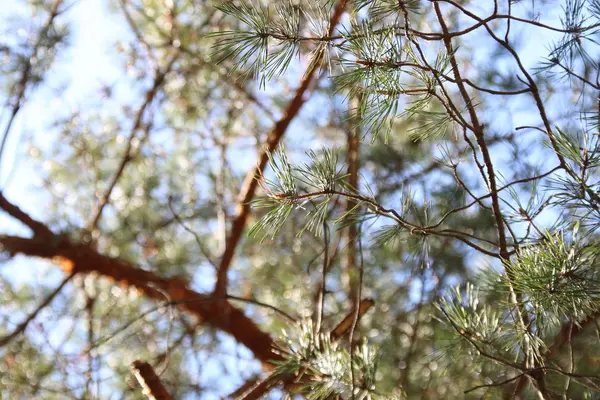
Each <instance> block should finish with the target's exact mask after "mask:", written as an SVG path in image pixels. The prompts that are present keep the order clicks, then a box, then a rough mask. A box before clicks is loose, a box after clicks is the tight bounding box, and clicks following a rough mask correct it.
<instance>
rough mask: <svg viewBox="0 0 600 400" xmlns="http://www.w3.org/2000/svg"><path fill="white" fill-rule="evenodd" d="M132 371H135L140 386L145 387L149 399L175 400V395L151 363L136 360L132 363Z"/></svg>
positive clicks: (145, 393)
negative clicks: (167, 387) (169, 390)
mask: <svg viewBox="0 0 600 400" xmlns="http://www.w3.org/2000/svg"><path fill="white" fill-rule="evenodd" d="M131 372H133V374H134V375H135V377H136V379H137V380H138V382H139V384H140V386H141V387H142V388H143V389H144V395H146V396H147V397H148V399H150V400H173V397H172V396H171V395H170V394H169V392H168V391H167V389H166V388H165V387H164V386H163V384H162V382H161V381H160V379H159V378H158V376H157V375H156V373H155V372H154V369H153V368H152V366H151V365H150V364H148V363H147V362H144V361H140V360H136V361H134V362H132V363H131Z"/></svg>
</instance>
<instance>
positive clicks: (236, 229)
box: [214, 0, 347, 296]
mask: <svg viewBox="0 0 600 400" xmlns="http://www.w3.org/2000/svg"><path fill="white" fill-rule="evenodd" d="M346 2H347V0H340V1H339V2H338V3H337V5H336V7H335V9H334V11H333V14H332V15H331V19H330V24H329V27H330V28H329V36H331V34H332V33H333V30H334V29H335V27H336V25H337V24H338V22H339V21H340V18H341V17H342V15H343V13H344V10H345V9H346ZM318 66H319V63H311V69H310V70H308V71H306V73H305V74H304V78H303V79H302V81H301V82H300V86H299V87H298V89H297V90H296V94H295V95H294V98H293V99H292V101H291V102H290V103H289V104H288V106H287V108H286V110H285V113H284V115H283V117H282V118H281V119H280V120H279V121H277V122H276V123H275V125H273V128H272V129H271V131H270V132H269V135H268V136H267V143H266V146H265V147H266V148H265V149H264V150H263V151H262V152H261V154H260V156H259V161H258V163H257V165H256V167H254V168H252V169H251V170H250V171H248V173H247V174H246V178H245V179H244V184H243V185H242V190H241V191H240V194H239V197H238V201H239V205H238V210H237V214H236V216H235V219H234V220H233V223H232V226H231V231H230V233H229V237H228V238H227V242H226V244H225V251H224V252H223V256H222V257H221V263H220V264H219V269H218V271H217V282H216V284H215V290H214V293H215V295H217V296H222V295H224V294H225V293H227V285H228V277H227V273H228V271H229V267H230V266H231V261H232V260H233V256H234V255H235V250H236V248H237V246H238V243H239V242H240V239H241V238H242V233H243V232H244V227H245V226H246V222H247V221H248V217H249V216H250V212H251V209H250V201H251V200H252V199H253V198H254V194H255V193H256V189H257V187H258V181H257V180H256V178H257V177H259V176H261V175H262V173H263V171H264V170H265V167H266V166H267V162H268V160H269V156H268V153H269V152H273V151H275V149H277V146H278V145H279V142H280V141H281V138H282V137H283V135H284V134H285V132H286V130H287V128H288V126H289V125H290V123H291V122H292V120H293V119H294V117H295V116H296V115H297V114H298V112H299V111H300V108H301V107H302V105H303V104H304V103H305V102H306V98H305V97H304V95H305V93H306V92H307V90H308V88H309V87H310V85H311V83H312V82H313V79H314V76H315V72H316V70H317V69H318Z"/></svg>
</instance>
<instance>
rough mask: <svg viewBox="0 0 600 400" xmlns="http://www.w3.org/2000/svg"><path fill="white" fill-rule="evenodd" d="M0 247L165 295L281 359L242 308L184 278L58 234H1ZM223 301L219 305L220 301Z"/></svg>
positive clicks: (259, 354)
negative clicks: (161, 273)
mask: <svg viewBox="0 0 600 400" xmlns="http://www.w3.org/2000/svg"><path fill="white" fill-rule="evenodd" d="M0 250H1V251H4V252H7V253H9V254H11V255H14V254H23V255H26V256H31V257H40V258H44V259H48V260H53V261H55V262H57V264H58V265H59V266H60V267H61V268H62V269H63V270H65V272H67V273H70V272H75V273H97V274H99V275H101V276H104V277H106V278H109V279H112V280H114V281H115V282H119V283H121V284H123V285H126V286H133V287H135V288H137V289H138V290H139V291H140V292H141V293H143V294H145V295H146V296H148V297H150V298H153V299H156V300H160V301H164V300H165V294H167V295H168V296H169V298H170V299H171V301H173V302H179V304H178V307H179V308H180V309H182V310H184V311H186V312H188V313H190V314H191V315H194V316H195V317H197V318H198V319H199V320H200V321H201V322H202V323H206V324H209V325H211V326H213V327H214V328H217V329H220V330H222V331H223V332H226V333H228V334H230V335H231V336H233V337H234V338H235V339H236V340H237V341H238V342H239V343H241V344H243V345H244V346H246V347H247V348H248V349H250V350H251V351H252V352H253V353H254V355H255V356H256V358H258V359H259V360H261V361H262V362H264V363H267V364H268V363H269V362H270V361H271V360H278V359H280V357H279V356H278V355H277V354H275V353H273V351H272V343H273V340H272V339H271V337H270V336H269V335H268V334H266V333H265V332H263V331H262V330H260V328H259V327H258V326H257V325H256V324H255V323H254V322H253V321H252V320H251V319H249V318H248V317H246V316H245V315H244V314H243V313H242V311H240V310H239V309H237V308H235V307H233V306H232V305H231V304H230V303H229V302H228V301H226V300H224V301H215V300H216V299H215V298H213V297H212V296H209V295H206V294H201V293H198V292H195V291H193V290H191V289H189V288H188V287H187V284H186V282H185V280H183V279H181V278H163V277H160V276H158V275H156V274H155V273H153V272H150V271H145V270H143V269H141V268H138V267H136V266H135V265H133V264H131V263H129V262H127V261H125V260H121V259H118V258H113V257H108V256H105V255H103V254H100V253H98V252H97V251H96V250H94V249H93V248H91V247H90V246H88V245H83V244H78V243H71V242H70V241H68V240H66V239H62V238H61V237H59V236H52V237H41V238H40V237H34V238H23V237H16V236H7V235H0ZM219 303H220V304H219Z"/></svg>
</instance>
